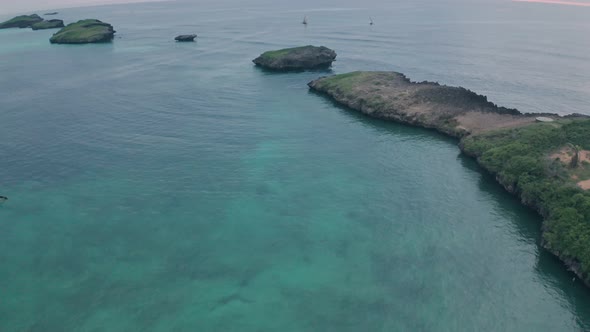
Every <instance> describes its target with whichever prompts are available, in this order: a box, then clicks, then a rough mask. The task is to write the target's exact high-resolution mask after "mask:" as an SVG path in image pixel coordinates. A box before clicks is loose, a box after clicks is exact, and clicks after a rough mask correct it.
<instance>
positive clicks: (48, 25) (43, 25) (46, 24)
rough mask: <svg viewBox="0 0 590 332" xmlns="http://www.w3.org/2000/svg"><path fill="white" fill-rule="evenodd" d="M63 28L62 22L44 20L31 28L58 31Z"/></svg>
mask: <svg viewBox="0 0 590 332" xmlns="http://www.w3.org/2000/svg"><path fill="white" fill-rule="evenodd" d="M63 27H64V21H62V20H46V21H41V22H38V23H35V24H33V25H32V26H31V28H32V29H33V30H44V29H58V28H63Z"/></svg>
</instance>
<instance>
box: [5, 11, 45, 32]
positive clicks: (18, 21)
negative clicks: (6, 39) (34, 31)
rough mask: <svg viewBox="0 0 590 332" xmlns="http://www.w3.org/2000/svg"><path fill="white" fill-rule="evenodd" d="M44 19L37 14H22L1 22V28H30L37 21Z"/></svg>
mask: <svg viewBox="0 0 590 332" xmlns="http://www.w3.org/2000/svg"><path fill="white" fill-rule="evenodd" d="M41 21H43V19H42V18H41V17H40V16H39V15H37V14H33V15H21V16H17V17H14V18H12V19H10V20H8V21H6V22H2V23H0V29H8V28H21V29H23V28H30V27H32V26H33V24H35V23H39V22H41Z"/></svg>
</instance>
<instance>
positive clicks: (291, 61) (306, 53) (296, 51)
mask: <svg viewBox="0 0 590 332" xmlns="http://www.w3.org/2000/svg"><path fill="white" fill-rule="evenodd" d="M335 60H336V52H334V50H331V49H329V48H327V47H324V46H319V47H318V46H312V45H308V46H301V47H293V48H285V49H281V50H275V51H268V52H264V53H262V54H261V55H260V56H259V57H257V58H256V59H254V60H252V62H254V64H256V66H260V67H262V68H265V69H269V70H274V71H303V70H313V69H325V68H329V67H330V66H331V65H332V62H334V61H335Z"/></svg>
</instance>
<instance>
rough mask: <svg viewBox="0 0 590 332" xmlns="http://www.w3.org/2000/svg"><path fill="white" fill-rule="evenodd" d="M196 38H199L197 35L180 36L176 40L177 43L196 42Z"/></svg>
mask: <svg viewBox="0 0 590 332" xmlns="http://www.w3.org/2000/svg"><path fill="white" fill-rule="evenodd" d="M195 38H197V35H194V34H192V35H180V36H176V37H175V38H174V40H176V41H177V42H194V41H195Z"/></svg>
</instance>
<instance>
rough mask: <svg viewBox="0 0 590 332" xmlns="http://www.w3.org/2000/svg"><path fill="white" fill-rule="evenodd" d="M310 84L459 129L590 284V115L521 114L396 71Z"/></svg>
mask: <svg viewBox="0 0 590 332" xmlns="http://www.w3.org/2000/svg"><path fill="white" fill-rule="evenodd" d="M308 85H309V87H310V88H311V89H312V90H313V91H316V92H318V93H321V94H324V95H327V96H328V97H330V98H331V99H333V100H334V101H336V102H337V103H339V104H341V105H343V106H346V107H348V108H350V109H353V110H356V111H360V112H362V113H364V114H367V115H369V116H372V117H376V118H380V119H385V120H392V121H397V122H400V123H405V124H410V125H414V126H419V127H424V128H431V129H434V130H437V131H439V132H441V133H444V134H446V135H449V136H452V137H456V138H458V139H459V140H460V141H459V147H460V149H461V150H462V151H463V152H464V153H465V154H467V155H469V156H472V157H474V158H475V159H476V160H477V161H478V163H479V164H480V165H481V166H482V167H483V168H484V169H486V170H487V171H489V172H490V173H491V174H493V175H495V177H496V180H497V181H498V182H499V183H500V184H501V185H502V186H503V187H504V188H505V189H506V190H507V191H509V192H510V193H513V194H515V195H517V196H518V197H519V198H520V200H521V201H522V203H523V204H525V205H526V206H529V207H531V208H533V209H535V210H536V211H537V212H538V213H539V214H540V215H541V216H542V217H543V219H544V222H543V225H542V230H543V240H542V245H543V246H544V247H545V248H546V249H547V250H549V251H550V252H552V253H553V254H554V255H556V256H558V257H559V258H560V259H561V260H562V261H563V262H564V263H565V264H566V265H567V267H568V268H569V269H570V270H571V271H573V272H574V273H575V274H576V275H577V276H578V277H579V278H580V279H581V280H583V281H584V283H585V284H586V285H588V286H590V223H588V220H590V192H588V191H587V190H588V189H590V118H589V117H587V116H583V115H571V116H566V117H561V116H558V115H556V114H543V115H542V116H541V115H539V114H537V115H533V114H522V113H520V112H519V111H517V110H515V109H507V108H504V107H499V106H497V105H495V104H493V103H491V102H489V101H488V100H487V98H486V97H485V96H481V95H478V94H476V93H474V92H472V91H470V90H467V89H464V88H460V87H450V86H445V85H440V84H438V83H431V82H420V83H416V82H411V81H410V80H409V79H408V78H406V77H405V76H404V75H403V74H400V73H395V72H353V73H348V74H342V75H335V76H331V77H323V78H320V79H317V80H315V81H312V82H310V83H309V84H308Z"/></svg>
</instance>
